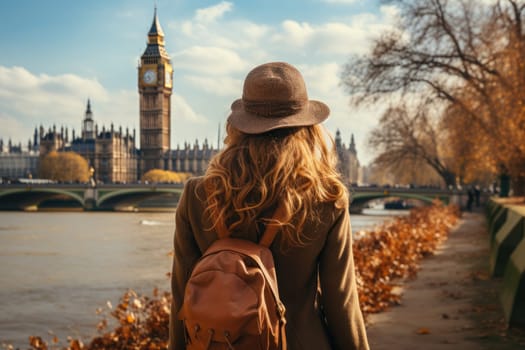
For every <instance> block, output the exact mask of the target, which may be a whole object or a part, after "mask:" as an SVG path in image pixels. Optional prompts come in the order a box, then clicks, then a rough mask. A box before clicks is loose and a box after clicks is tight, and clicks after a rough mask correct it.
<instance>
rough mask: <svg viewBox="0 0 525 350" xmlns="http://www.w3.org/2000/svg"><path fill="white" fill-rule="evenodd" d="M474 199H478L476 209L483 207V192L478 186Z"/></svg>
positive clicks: (475, 189) (475, 188)
mask: <svg viewBox="0 0 525 350" xmlns="http://www.w3.org/2000/svg"><path fill="white" fill-rule="evenodd" d="M474 197H475V198H476V207H478V208H479V206H480V205H481V190H480V188H479V186H477V185H476V186H475V187H474Z"/></svg>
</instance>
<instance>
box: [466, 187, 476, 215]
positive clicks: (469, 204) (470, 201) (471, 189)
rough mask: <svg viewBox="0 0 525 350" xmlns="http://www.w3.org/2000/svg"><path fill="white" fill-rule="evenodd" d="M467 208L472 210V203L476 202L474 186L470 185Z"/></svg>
mask: <svg viewBox="0 0 525 350" xmlns="http://www.w3.org/2000/svg"><path fill="white" fill-rule="evenodd" d="M467 196H468V199H467V210H468V211H472V204H473V203H474V187H472V186H470V187H469V188H468V190H467Z"/></svg>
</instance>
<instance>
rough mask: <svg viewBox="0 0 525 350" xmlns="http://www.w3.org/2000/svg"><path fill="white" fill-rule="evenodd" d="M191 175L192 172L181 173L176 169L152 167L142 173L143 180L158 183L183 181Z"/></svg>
mask: <svg viewBox="0 0 525 350" xmlns="http://www.w3.org/2000/svg"><path fill="white" fill-rule="evenodd" d="M190 176H191V174H190V173H179V172H175V171H169V170H162V169H151V170H149V171H148V172H146V173H145V174H144V175H142V178H141V180H142V182H146V181H148V182H154V183H155V182H156V183H181V182H184V181H186V180H187V179H188V178H189V177H190Z"/></svg>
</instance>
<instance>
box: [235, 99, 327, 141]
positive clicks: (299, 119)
mask: <svg viewBox="0 0 525 350" xmlns="http://www.w3.org/2000/svg"><path fill="white" fill-rule="evenodd" d="M231 110H232V111H231V113H230V116H229V117H228V120H229V121H230V123H231V124H232V126H233V127H235V128H236V129H238V130H240V131H241V132H243V133H245V134H262V133H265V132H268V131H271V130H275V129H282V128H290V127H296V126H310V125H315V124H319V123H322V122H323V121H325V120H326V119H327V118H328V115H329V114H330V108H328V106H327V105H326V104H324V103H323V102H321V101H316V100H309V101H308V103H307V104H306V105H305V106H304V107H303V108H302V109H301V111H300V112H298V113H295V114H291V115H288V116H285V117H278V118H273V117H263V116H260V115H257V114H253V113H250V112H247V111H246V110H245V109H244V103H243V101H242V99H238V100H235V101H234V102H233V103H232V105H231Z"/></svg>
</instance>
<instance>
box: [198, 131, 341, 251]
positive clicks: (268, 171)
mask: <svg viewBox="0 0 525 350" xmlns="http://www.w3.org/2000/svg"><path fill="white" fill-rule="evenodd" d="M226 131H227V136H226V139H225V141H224V143H225V148H224V149H223V150H222V151H221V152H219V153H218V154H217V155H216V156H215V157H214V158H212V160H211V161H210V164H209V166H208V169H207V171H206V173H205V175H204V181H203V182H202V184H203V185H204V186H205V187H206V192H207V196H208V198H207V202H208V206H207V208H206V211H207V213H208V215H210V216H211V218H212V222H213V227H212V228H210V229H214V228H217V227H224V228H226V231H227V232H228V233H229V234H232V233H234V232H242V230H243V229H246V228H247V227H249V226H250V224H252V225H253V222H254V221H256V222H266V223H267V224H268V223H269V222H271V224H272V225H278V226H280V229H281V230H282V234H283V235H284V238H285V240H284V242H285V243H288V244H289V245H294V246H295V245H302V244H304V241H305V240H304V237H303V235H302V232H303V228H304V224H305V222H306V221H307V219H317V220H319V218H318V217H317V216H316V212H315V211H314V210H313V207H314V205H315V204H318V203H325V202H332V203H334V206H335V207H338V208H343V207H344V208H346V207H347V206H348V192H347V189H346V187H345V186H344V185H343V183H342V181H341V179H340V175H339V173H338V172H337V170H336V162H337V158H336V155H335V150H334V147H333V140H331V138H330V139H327V133H326V132H325V131H324V129H323V127H322V126H320V125H313V126H305V127H294V128H286V129H277V130H274V131H270V132H267V133H264V134H259V135H251V134H244V133H242V132H240V131H239V130H237V129H236V128H234V127H233V126H232V125H231V124H230V123H227V125H226ZM327 141H331V146H332V147H329V143H328V142H327ZM278 206H280V211H281V214H282V215H281V216H280V220H278V222H275V221H272V215H273V211H274V210H275V209H276V208H277V207H278ZM252 227H253V226H252ZM218 232H221V231H220V230H218Z"/></svg>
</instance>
